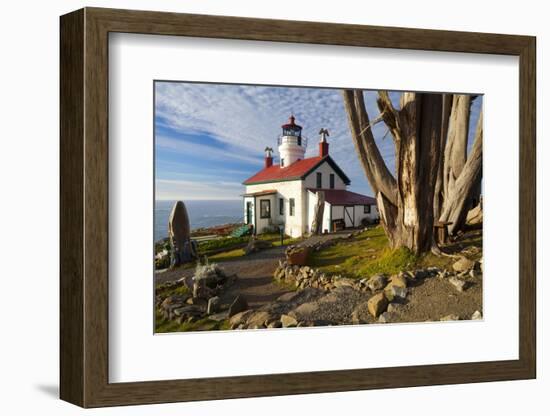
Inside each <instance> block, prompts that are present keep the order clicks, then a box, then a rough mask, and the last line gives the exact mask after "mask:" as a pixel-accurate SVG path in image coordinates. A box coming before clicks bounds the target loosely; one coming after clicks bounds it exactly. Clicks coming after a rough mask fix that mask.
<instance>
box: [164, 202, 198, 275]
mask: <svg viewBox="0 0 550 416" xmlns="http://www.w3.org/2000/svg"><path fill="white" fill-rule="evenodd" d="M168 240H169V242H170V250H171V253H170V254H171V259H170V266H171V267H175V266H179V265H180V264H183V263H186V262H188V261H191V260H192V259H194V258H196V257H197V250H196V244H194V242H192V241H191V227H190V225H189V215H188V214H187V209H186V208H185V204H184V203H183V202H182V201H177V202H176V203H175V204H174V207H173V208H172V212H171V213H170V217H169V218H168Z"/></svg>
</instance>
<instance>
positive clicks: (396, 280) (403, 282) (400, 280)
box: [388, 274, 407, 288]
mask: <svg viewBox="0 0 550 416" xmlns="http://www.w3.org/2000/svg"><path fill="white" fill-rule="evenodd" d="M389 285H393V286H397V287H401V288H403V287H407V279H406V278H405V276H401V275H400V274H394V275H393V276H391V277H390V283H389V284H388V286H389Z"/></svg>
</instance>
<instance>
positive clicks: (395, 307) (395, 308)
mask: <svg viewBox="0 0 550 416" xmlns="http://www.w3.org/2000/svg"><path fill="white" fill-rule="evenodd" d="M402 309H403V305H402V304H400V303H390V304H389V305H388V312H389V313H395V312H400V311H401V310H402Z"/></svg>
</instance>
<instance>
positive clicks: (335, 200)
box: [309, 189, 376, 205]
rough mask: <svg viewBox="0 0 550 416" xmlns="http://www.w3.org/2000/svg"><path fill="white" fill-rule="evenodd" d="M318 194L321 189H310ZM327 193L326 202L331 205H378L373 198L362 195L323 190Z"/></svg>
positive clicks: (342, 190)
mask: <svg viewBox="0 0 550 416" xmlns="http://www.w3.org/2000/svg"><path fill="white" fill-rule="evenodd" d="M309 190H310V191H312V192H317V191H319V189H309ZM321 191H324V192H325V201H327V202H328V203H329V204H331V205H376V199H374V198H373V197H372V196H367V195H361V194H357V193H355V192H351V191H346V190H345V189H321Z"/></svg>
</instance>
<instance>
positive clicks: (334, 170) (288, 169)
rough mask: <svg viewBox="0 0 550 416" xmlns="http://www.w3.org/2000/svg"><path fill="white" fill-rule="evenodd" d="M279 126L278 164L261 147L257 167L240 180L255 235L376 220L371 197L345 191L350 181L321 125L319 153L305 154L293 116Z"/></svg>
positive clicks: (246, 218)
mask: <svg viewBox="0 0 550 416" xmlns="http://www.w3.org/2000/svg"><path fill="white" fill-rule="evenodd" d="M281 127H282V129H283V131H282V134H281V136H279V138H278V141H277V144H278V145H279V156H280V158H281V160H280V163H279V164H276V163H274V161H273V149H272V148H271V147H269V146H266V148H265V150H264V151H265V156H264V166H263V168H262V169H261V170H260V171H258V172H256V173H255V174H254V175H252V176H251V177H249V178H248V179H247V180H245V181H244V182H243V185H245V193H244V194H243V210H244V223H245V224H247V225H248V226H249V227H252V228H253V230H254V233H255V234H261V233H269V232H277V231H281V230H283V231H284V233H285V234H287V235H289V236H291V237H300V236H303V235H305V234H308V233H312V232H314V233H319V232H321V231H322V232H332V231H337V230H340V229H343V228H356V227H363V226H364V225H365V224H368V223H372V222H374V221H376V220H377V219H378V218H379V217H378V210H377V207H376V199H374V198H373V197H371V196H367V195H361V194H358V193H355V192H351V191H348V190H347V187H348V185H349V184H350V180H349V178H348V177H347V176H346V174H345V173H344V171H343V170H342V169H341V168H340V167H339V166H338V164H337V163H336V162H335V161H334V159H332V157H331V156H330V154H329V143H328V136H329V133H328V130H327V129H325V128H324V127H323V128H322V129H321V130H320V131H319V143H318V145H319V153H318V154H317V155H315V156H311V157H307V158H306V157H304V156H305V154H306V147H307V140H306V138H305V137H303V136H302V126H299V125H297V124H296V119H295V118H294V116H293V115H291V116H290V118H289V120H288V123H286V124H283V125H282V126H281ZM321 206H323V207H324V208H323V209H322V210H321V208H320V207H321ZM321 217H322V218H321Z"/></svg>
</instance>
